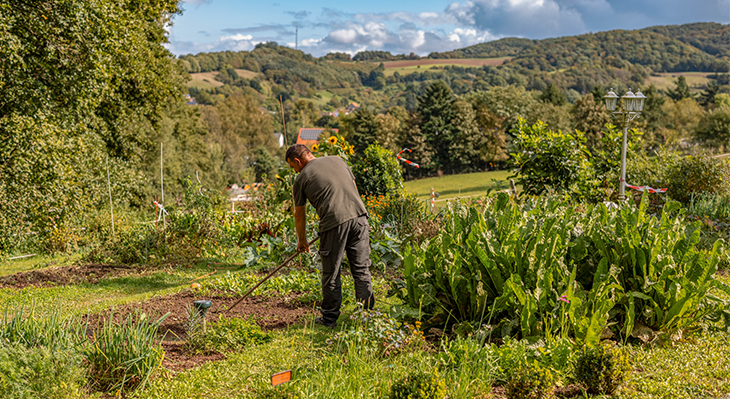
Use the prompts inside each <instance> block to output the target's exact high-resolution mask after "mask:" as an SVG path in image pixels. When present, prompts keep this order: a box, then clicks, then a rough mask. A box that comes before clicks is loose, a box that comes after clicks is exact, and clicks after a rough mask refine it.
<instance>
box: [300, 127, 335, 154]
mask: <svg viewBox="0 0 730 399" xmlns="http://www.w3.org/2000/svg"><path fill="white" fill-rule="evenodd" d="M326 130H331V131H332V132H335V133H339V132H340V131H339V130H338V129H325V128H321V127H303V128H301V129H299V134H298V135H297V144H304V145H306V146H307V147H309V148H310V149H311V148H312V145H313V144H317V141H318V140H317V139H318V138H319V135H320V134H322V132H324V131H326Z"/></svg>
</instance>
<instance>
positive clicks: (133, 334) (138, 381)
mask: <svg viewBox="0 0 730 399" xmlns="http://www.w3.org/2000/svg"><path fill="white" fill-rule="evenodd" d="M168 315H169V313H168V314H166V315H165V316H162V317H161V318H159V319H158V320H156V321H151V320H150V319H148V318H147V316H146V315H145V314H141V315H139V314H133V315H129V316H127V318H126V319H125V320H124V321H123V322H122V323H116V322H114V321H113V315H110V316H109V321H108V322H107V323H105V324H104V326H103V327H102V328H101V329H100V330H99V331H98V332H97V333H95V334H94V337H93V339H92V341H91V343H90V344H89V345H88V347H87V349H86V350H85V351H84V356H85V357H86V359H87V361H88V373H89V377H90V380H91V383H92V386H93V387H94V388H95V389H96V390H99V391H102V392H109V393H113V394H115V395H116V394H119V393H121V392H126V391H131V390H134V389H137V388H140V387H144V386H145V384H146V383H147V381H148V380H149V378H150V376H152V374H153V373H154V372H155V371H156V370H157V369H159V368H160V366H161V365H162V360H163V359H164V351H163V349H162V346H161V345H160V339H159V338H158V336H157V331H158V329H159V326H160V323H162V321H163V320H165V318H166V317H167V316H168Z"/></svg>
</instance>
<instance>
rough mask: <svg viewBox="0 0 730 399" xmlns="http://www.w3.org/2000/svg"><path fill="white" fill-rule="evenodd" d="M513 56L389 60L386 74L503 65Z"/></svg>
mask: <svg viewBox="0 0 730 399" xmlns="http://www.w3.org/2000/svg"><path fill="white" fill-rule="evenodd" d="M510 59H512V58H511V57H499V58H479V59H463V60H458V59H457V60H432V59H425V60H404V61H387V62H384V63H383V65H384V66H385V75H386V76H390V75H392V74H393V73H395V72H396V71H398V73H399V74H401V75H407V74H409V73H413V72H415V71H424V70H428V69H429V68H433V67H436V68H443V67H445V66H454V65H458V66H460V67H467V68H469V67H472V68H478V67H481V66H484V65H502V64H503V63H504V62H505V60H510Z"/></svg>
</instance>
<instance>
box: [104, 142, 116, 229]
mask: <svg viewBox="0 0 730 399" xmlns="http://www.w3.org/2000/svg"><path fill="white" fill-rule="evenodd" d="M106 184H107V185H108V186H109V209H110V210H111V215H112V241H114V240H115V234H114V203H113V202H112V183H111V179H110V178H109V156H108V155H107V157H106Z"/></svg>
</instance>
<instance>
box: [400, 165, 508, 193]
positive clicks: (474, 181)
mask: <svg viewBox="0 0 730 399" xmlns="http://www.w3.org/2000/svg"><path fill="white" fill-rule="evenodd" d="M511 174H512V172H510V171H507V170H497V171H490V172H477V173H466V174H460V175H444V176H443V177H429V178H426V179H418V180H411V181H407V182H405V183H404V186H405V189H406V191H407V192H408V193H411V194H415V195H416V196H417V197H418V198H420V199H431V188H432V187H433V189H434V190H435V191H436V192H437V193H439V198H438V200H446V199H450V198H459V197H462V198H463V197H468V196H477V195H484V194H487V193H488V192H489V190H490V189H491V190H495V191H496V190H506V189H507V188H509V178H508V176H510V175H511ZM493 179H494V180H496V181H497V182H498V184H495V183H494V182H493V181H492V180H493ZM518 189H519V187H518Z"/></svg>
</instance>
